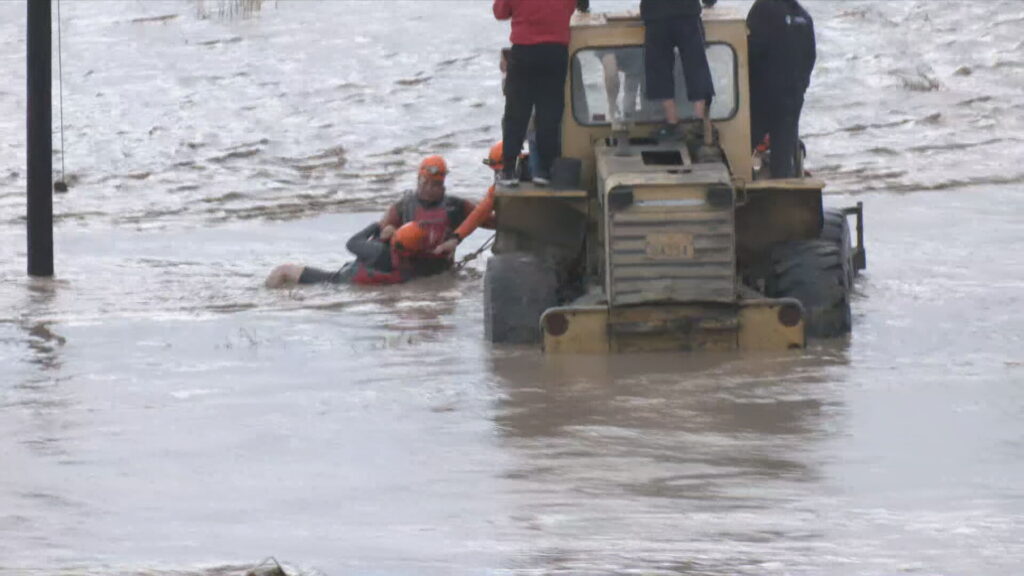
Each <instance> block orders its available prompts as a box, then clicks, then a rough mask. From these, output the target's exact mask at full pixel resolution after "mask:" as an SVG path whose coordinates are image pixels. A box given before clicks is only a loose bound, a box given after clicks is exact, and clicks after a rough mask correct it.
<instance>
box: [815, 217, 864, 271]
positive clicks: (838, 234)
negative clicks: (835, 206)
mask: <svg viewBox="0 0 1024 576" xmlns="http://www.w3.org/2000/svg"><path fill="white" fill-rule="evenodd" d="M824 217H825V218H824V223H823V225H822V227H821V235H820V236H818V237H819V238H821V239H822V240H828V241H829V242H832V243H834V244H835V245H836V246H837V247H838V248H839V251H840V253H841V254H842V261H843V270H844V271H845V272H846V278H847V282H848V283H849V284H850V286H853V280H854V278H856V277H857V267H856V266H854V265H853V245H852V243H851V238H852V237H851V236H850V223H849V221H847V219H846V215H845V214H843V212H842V211H841V210H830V209H826V210H825V212H824Z"/></svg>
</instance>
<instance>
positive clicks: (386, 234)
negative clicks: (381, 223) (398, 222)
mask: <svg viewBox="0 0 1024 576" xmlns="http://www.w3.org/2000/svg"><path fill="white" fill-rule="evenodd" d="M394 235H395V227H394V226H392V225H391V224H388V225H387V226H385V227H383V228H381V229H380V239H381V241H382V242H389V241H390V240H391V237H392V236H394Z"/></svg>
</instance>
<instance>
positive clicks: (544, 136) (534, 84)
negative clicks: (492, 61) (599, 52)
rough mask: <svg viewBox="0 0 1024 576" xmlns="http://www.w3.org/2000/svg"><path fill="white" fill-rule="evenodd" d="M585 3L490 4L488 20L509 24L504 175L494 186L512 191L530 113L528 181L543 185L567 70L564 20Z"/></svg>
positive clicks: (508, 0)
mask: <svg viewBox="0 0 1024 576" xmlns="http://www.w3.org/2000/svg"><path fill="white" fill-rule="evenodd" d="M588 7H589V0H494V4H493V6H492V8H493V12H494V17H495V18H497V19H498V20H511V21H512V35H511V41H512V49H511V50H510V51H509V52H508V76H507V78H506V82H505V114H504V117H503V118H502V121H501V122H502V125H501V128H502V138H503V141H504V150H505V161H504V166H505V170H504V171H503V172H502V174H501V177H500V178H499V182H500V183H501V184H502V185H503V186H515V185H517V184H518V183H519V179H518V177H517V176H516V174H515V161H516V159H517V158H518V157H519V152H520V151H521V150H522V148H523V140H524V139H525V138H526V131H527V126H528V125H529V123H530V115H531V113H535V118H536V121H535V126H536V129H537V154H538V155H539V163H538V165H537V173H536V174H534V175H533V182H534V183H535V184H539V185H547V184H548V183H549V182H550V179H551V166H552V164H554V161H555V158H557V157H559V156H560V155H561V149H560V146H559V138H558V131H559V127H560V125H561V123H562V114H563V113H564V111H565V102H564V101H563V99H562V96H563V94H562V93H563V90H564V89H565V75H566V73H567V71H568V69H569V20H570V18H572V14H573V12H574V11H575V10H576V9H577V8H579V9H581V10H583V9H586V8H588Z"/></svg>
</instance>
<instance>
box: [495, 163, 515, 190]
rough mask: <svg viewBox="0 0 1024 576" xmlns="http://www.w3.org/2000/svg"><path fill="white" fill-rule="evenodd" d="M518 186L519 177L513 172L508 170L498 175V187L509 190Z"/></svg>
mask: <svg viewBox="0 0 1024 576" xmlns="http://www.w3.org/2000/svg"><path fill="white" fill-rule="evenodd" d="M518 185H519V177H518V176H516V172H515V170H509V169H508V168H506V169H504V170H502V171H501V172H499V173H498V186H504V187H506V188H510V187H512V186H518Z"/></svg>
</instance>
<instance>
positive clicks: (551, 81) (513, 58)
mask: <svg viewBox="0 0 1024 576" xmlns="http://www.w3.org/2000/svg"><path fill="white" fill-rule="evenodd" d="M568 69H569V49H568V47H567V46H565V45H563V44H534V45H520V44H516V45H514V46H512V51H511V53H510V54H509V60H508V77H507V78H506V79H505V117H504V118H503V119H502V140H503V142H504V146H505V160H504V161H505V166H507V167H509V168H513V167H514V166H515V165H516V159H518V158H519V153H520V152H521V151H522V149H523V140H524V139H525V138H526V130H527V127H528V126H529V124H530V115H531V113H533V112H534V111H536V118H535V124H534V125H535V127H536V129H537V153H538V154H539V155H540V169H541V170H542V171H545V172H550V171H551V165H552V163H554V161H555V158H557V157H558V156H560V155H561V152H562V151H561V149H560V148H561V147H560V146H559V129H560V128H561V124H562V113H563V111H564V108H565V102H564V100H563V97H564V94H565V74H566V72H567V71H568Z"/></svg>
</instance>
